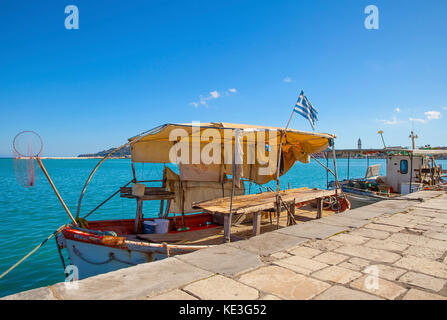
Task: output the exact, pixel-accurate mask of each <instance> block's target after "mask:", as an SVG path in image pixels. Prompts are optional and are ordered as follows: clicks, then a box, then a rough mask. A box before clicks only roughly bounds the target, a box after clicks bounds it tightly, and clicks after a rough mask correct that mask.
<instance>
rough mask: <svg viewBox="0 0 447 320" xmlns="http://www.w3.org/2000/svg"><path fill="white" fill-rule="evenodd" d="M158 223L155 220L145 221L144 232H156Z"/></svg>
mask: <svg viewBox="0 0 447 320" xmlns="http://www.w3.org/2000/svg"><path fill="white" fill-rule="evenodd" d="M156 228H157V223H156V222H154V221H144V233H155V229H156Z"/></svg>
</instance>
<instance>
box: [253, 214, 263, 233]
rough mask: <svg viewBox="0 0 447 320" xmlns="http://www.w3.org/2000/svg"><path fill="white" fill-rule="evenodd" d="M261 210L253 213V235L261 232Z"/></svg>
mask: <svg viewBox="0 0 447 320" xmlns="http://www.w3.org/2000/svg"><path fill="white" fill-rule="evenodd" d="M261 216H262V214H261V211H258V212H255V213H253V237H255V236H259V235H260V234H261Z"/></svg>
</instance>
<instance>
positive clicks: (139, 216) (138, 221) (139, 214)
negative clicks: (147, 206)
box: [133, 199, 143, 234]
mask: <svg viewBox="0 0 447 320" xmlns="http://www.w3.org/2000/svg"><path fill="white" fill-rule="evenodd" d="M142 216H143V202H142V201H141V200H140V199H138V200H137V213H136V216H135V223H134V228H133V232H134V233H135V234H137V233H139V231H140V224H141V221H142V218H143V217H142Z"/></svg>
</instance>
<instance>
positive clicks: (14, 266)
mask: <svg viewBox="0 0 447 320" xmlns="http://www.w3.org/2000/svg"><path fill="white" fill-rule="evenodd" d="M64 227H65V225H63V226H61V227H59V228H58V229H57V230H56V231H54V232H53V233H51V234H50V235H49V236H48V237H47V238H46V239H45V240H43V241H42V242H41V243H40V244H39V245H38V246H36V247H35V248H34V249H33V250H31V251H30V252H29V253H28V254H26V255H25V256H24V257H23V258H22V259H20V260H19V261H17V262H16V263H15V264H14V265H13V266H11V267H10V268H9V269H8V270H6V271H5V272H3V273H2V274H1V275H0V280H1V279H2V278H3V277H4V276H6V275H7V274H8V273H9V272H10V271H12V270H14V269H15V268H16V267H17V266H19V265H20V264H21V263H22V262H23V261H25V260H26V259H28V258H29V256H31V255H32V254H33V253H34V252H36V251H37V250H38V249H39V248H40V247H42V246H43V245H44V244H45V243H47V241H48V240H50V239H51V238H52V237H54V236H56V235H57V234H59V232H60V231H61V230H62V229H63V228H64Z"/></svg>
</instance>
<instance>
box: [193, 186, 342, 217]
mask: <svg viewBox="0 0 447 320" xmlns="http://www.w3.org/2000/svg"><path fill="white" fill-rule="evenodd" d="M334 194H335V190H318V189H307V190H303V189H291V190H285V191H281V192H280V195H281V198H282V199H283V202H284V203H285V204H291V203H293V202H296V203H300V202H307V201H311V200H315V199H318V198H324V197H328V196H331V195H334ZM193 207H194V208H196V209H202V210H205V211H207V212H209V213H222V214H228V207H229V197H225V198H219V199H215V200H209V201H203V202H198V203H194V204H193ZM269 209H276V193H275V192H265V193H261V194H254V195H244V196H236V197H234V199H233V213H236V214H248V213H254V212H257V211H262V210H269Z"/></svg>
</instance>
